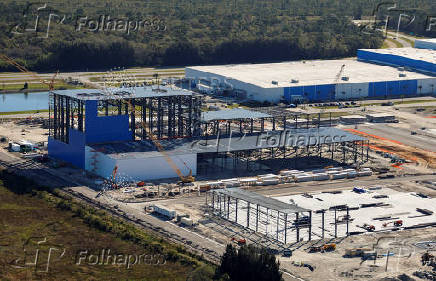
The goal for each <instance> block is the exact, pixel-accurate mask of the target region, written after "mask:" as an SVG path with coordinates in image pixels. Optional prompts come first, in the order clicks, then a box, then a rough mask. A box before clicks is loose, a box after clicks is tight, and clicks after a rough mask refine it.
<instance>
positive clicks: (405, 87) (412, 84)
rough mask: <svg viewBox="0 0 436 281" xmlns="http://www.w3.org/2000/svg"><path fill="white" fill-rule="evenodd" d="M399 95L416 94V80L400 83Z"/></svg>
mask: <svg viewBox="0 0 436 281" xmlns="http://www.w3.org/2000/svg"><path fill="white" fill-rule="evenodd" d="M400 89H401V95H406V96H407V95H416V94H417V93H418V80H406V81H401V82H400Z"/></svg>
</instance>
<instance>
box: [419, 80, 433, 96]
mask: <svg viewBox="0 0 436 281" xmlns="http://www.w3.org/2000/svg"><path fill="white" fill-rule="evenodd" d="M417 93H418V94H433V95H436V78H432V79H419V80H418V90H417Z"/></svg>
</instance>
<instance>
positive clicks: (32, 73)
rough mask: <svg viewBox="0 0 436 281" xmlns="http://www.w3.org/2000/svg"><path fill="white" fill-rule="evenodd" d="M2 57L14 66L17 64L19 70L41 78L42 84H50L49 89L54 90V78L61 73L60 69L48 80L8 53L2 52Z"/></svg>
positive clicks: (0, 57) (0, 55)
mask: <svg viewBox="0 0 436 281" xmlns="http://www.w3.org/2000/svg"><path fill="white" fill-rule="evenodd" d="M0 59H2V60H3V61H5V62H7V63H9V64H10V65H12V66H15V67H16V68H17V69H18V70H19V71H21V72H23V73H26V74H29V75H31V76H32V77H33V78H35V79H37V80H39V81H40V82H41V83H42V84H44V85H47V86H48V89H49V90H50V91H53V89H54V80H55V77H56V76H57V75H58V74H59V71H57V72H56V73H55V74H54V75H53V78H52V79H51V81H50V82H48V81H47V80H45V79H42V78H41V77H40V76H39V75H38V74H36V73H35V72H32V71H30V70H28V69H27V68H26V67H25V66H23V65H21V64H19V63H18V62H16V61H15V60H13V59H12V58H10V57H8V56H6V55H4V54H0Z"/></svg>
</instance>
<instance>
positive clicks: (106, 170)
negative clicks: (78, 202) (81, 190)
mask: <svg viewBox="0 0 436 281" xmlns="http://www.w3.org/2000/svg"><path fill="white" fill-rule="evenodd" d="M142 144H144V143H142ZM135 146H137V147H139V145H138V144H135V143H134V142H130V143H129V142H128V143H112V144H100V145H95V146H93V147H90V146H86V147H85V159H86V163H85V165H86V166H85V169H86V170H88V171H92V172H94V173H95V174H98V175H100V176H102V177H104V178H110V177H111V175H112V172H113V170H114V167H117V175H118V176H117V181H139V180H155V179H165V178H174V177H178V175H177V174H176V172H175V170H174V169H173V168H172V167H171V165H169V164H168V161H167V159H166V158H165V157H164V156H163V155H162V153H160V152H158V151H147V150H145V151H135V149H134V148H133V149H132V147H135ZM102 148H103V149H102ZM100 151H107V152H100ZM168 156H169V157H170V158H171V160H172V162H173V163H174V164H175V165H176V166H177V168H178V169H179V170H180V171H181V173H182V174H184V175H188V174H189V173H190V172H191V171H192V174H193V175H195V174H196V173H197V153H191V152H190V151H186V152H181V151H173V152H171V153H169V155H168Z"/></svg>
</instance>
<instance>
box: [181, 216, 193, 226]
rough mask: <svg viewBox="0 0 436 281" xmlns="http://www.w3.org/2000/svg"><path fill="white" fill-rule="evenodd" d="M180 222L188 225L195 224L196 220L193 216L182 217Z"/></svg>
mask: <svg viewBox="0 0 436 281" xmlns="http://www.w3.org/2000/svg"><path fill="white" fill-rule="evenodd" d="M180 222H181V223H182V224H183V225H186V226H193V225H194V221H193V220H192V219H191V218H186V217H184V218H181V220H180Z"/></svg>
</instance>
